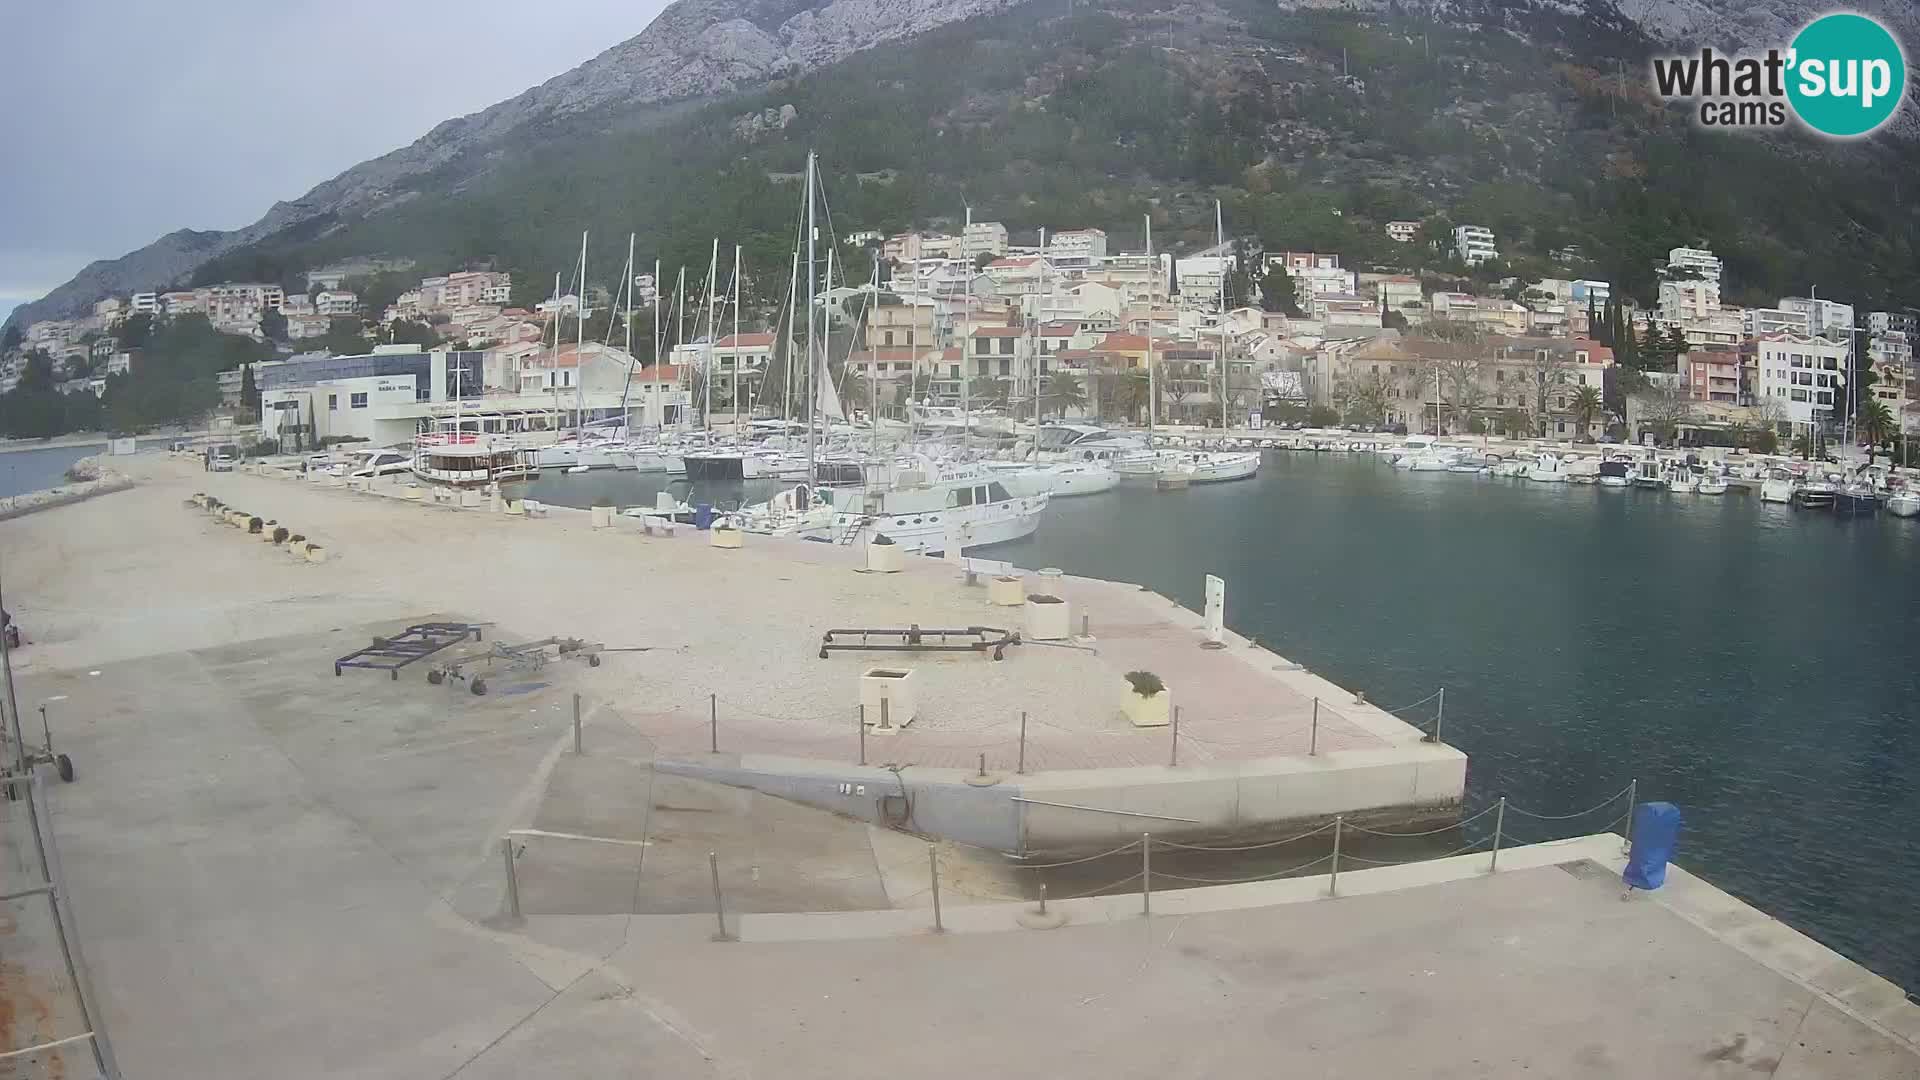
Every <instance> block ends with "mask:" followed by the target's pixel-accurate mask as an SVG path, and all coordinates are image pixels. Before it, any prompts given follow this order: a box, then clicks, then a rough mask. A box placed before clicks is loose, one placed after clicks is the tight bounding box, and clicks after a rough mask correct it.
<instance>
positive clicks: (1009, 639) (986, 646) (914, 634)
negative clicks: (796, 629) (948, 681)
mask: <svg viewBox="0 0 1920 1080" xmlns="http://www.w3.org/2000/svg"><path fill="white" fill-rule="evenodd" d="M836 634H838V635H840V636H841V637H852V636H854V635H858V636H859V638H860V640H859V641H835V640H834V635H836ZM876 637H877V638H881V639H883V640H881V641H877V642H876V641H874V640H873V639H874V638H876ZM928 638H937V639H938V640H937V641H931V642H930V641H928V640H927V639H928ZM949 638H961V639H963V640H960V641H949V640H948V639H949ZM964 639H971V640H964ZM1018 644H1020V634H1019V632H1018V631H1008V630H1002V629H1000V628H999V627H997V626H967V627H961V628H958V629H944V630H938V629H936V630H927V629H923V628H922V627H921V626H920V624H919V623H913V624H912V625H910V626H908V627H907V628H906V629H904V630H902V629H900V628H898V627H885V628H873V627H867V628H863V627H853V628H851V629H848V628H836V629H833V630H828V631H827V632H826V633H824V634H821V635H820V659H822V660H825V659H826V658H827V654H828V653H830V652H991V653H992V654H993V658H994V659H995V660H1004V659H1006V655H1007V646H1009V645H1018Z"/></svg>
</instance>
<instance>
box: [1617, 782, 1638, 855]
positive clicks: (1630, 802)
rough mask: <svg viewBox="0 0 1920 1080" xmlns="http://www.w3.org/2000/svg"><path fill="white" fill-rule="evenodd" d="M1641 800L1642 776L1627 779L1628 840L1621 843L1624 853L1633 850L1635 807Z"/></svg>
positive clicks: (1621, 849) (1621, 851) (1622, 852)
mask: <svg viewBox="0 0 1920 1080" xmlns="http://www.w3.org/2000/svg"><path fill="white" fill-rule="evenodd" d="M1639 802H1640V778H1639V777H1637V776H1636V777H1634V778H1633V779H1631V780H1629V781H1627V832H1626V842H1625V843H1622V844H1621V845H1620V853H1621V854H1622V855H1626V854H1630V853H1631V852H1632V851H1633V808H1634V807H1635V806H1636V805H1638V804H1639Z"/></svg>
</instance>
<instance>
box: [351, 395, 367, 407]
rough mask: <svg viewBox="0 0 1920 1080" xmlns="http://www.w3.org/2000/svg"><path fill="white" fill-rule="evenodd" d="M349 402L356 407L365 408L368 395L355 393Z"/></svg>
mask: <svg viewBox="0 0 1920 1080" xmlns="http://www.w3.org/2000/svg"><path fill="white" fill-rule="evenodd" d="M348 404H349V405H350V406H351V407H352V408H355V409H364V408H366V407H367V395H365V394H355V395H353V396H352V397H351V398H349V399H348Z"/></svg>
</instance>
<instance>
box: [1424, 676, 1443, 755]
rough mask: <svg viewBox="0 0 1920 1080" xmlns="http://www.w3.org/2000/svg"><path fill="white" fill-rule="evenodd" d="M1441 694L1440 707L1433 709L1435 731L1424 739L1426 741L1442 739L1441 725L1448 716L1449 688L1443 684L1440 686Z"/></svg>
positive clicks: (1435, 741) (1432, 741)
mask: <svg viewBox="0 0 1920 1080" xmlns="http://www.w3.org/2000/svg"><path fill="white" fill-rule="evenodd" d="M1439 696H1440V705H1439V707H1437V708H1435V709H1434V710H1433V731H1432V732H1430V733H1429V734H1428V735H1427V737H1426V738H1425V739H1424V740H1422V741H1424V742H1431V743H1437V742H1439V741H1440V725H1441V724H1442V723H1444V722H1445V721H1446V718H1447V688H1446V687H1444V686H1443V687H1441V688H1440V695H1439Z"/></svg>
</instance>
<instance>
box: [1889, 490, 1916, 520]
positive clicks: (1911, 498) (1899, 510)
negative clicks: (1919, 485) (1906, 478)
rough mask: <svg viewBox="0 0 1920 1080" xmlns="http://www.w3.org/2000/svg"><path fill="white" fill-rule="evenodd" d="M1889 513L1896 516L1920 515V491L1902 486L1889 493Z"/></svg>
mask: <svg viewBox="0 0 1920 1080" xmlns="http://www.w3.org/2000/svg"><path fill="white" fill-rule="evenodd" d="M1887 513H1889V514H1892V515H1893V516H1894V517H1903V518H1910V517H1920V491H1914V490H1913V489H1911V488H1902V489H1901V490H1899V491H1896V492H1894V493H1893V494H1891V495H1888V496H1887Z"/></svg>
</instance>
